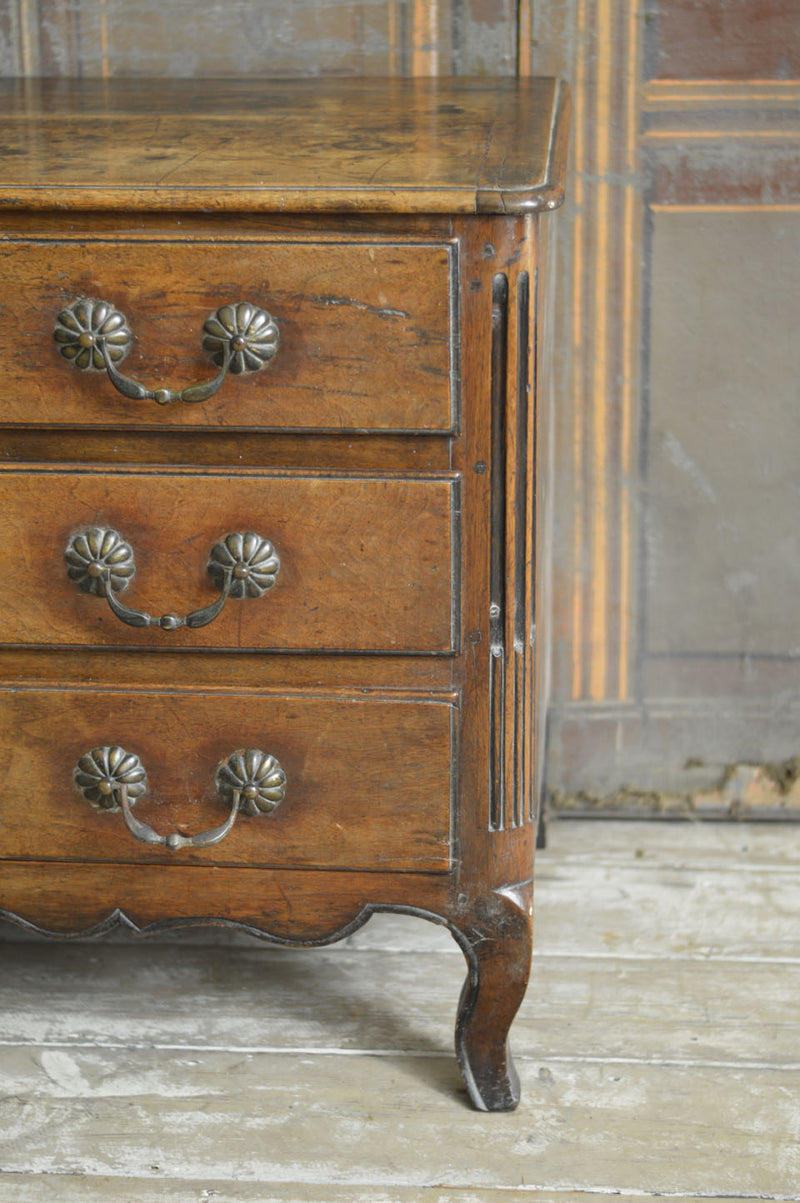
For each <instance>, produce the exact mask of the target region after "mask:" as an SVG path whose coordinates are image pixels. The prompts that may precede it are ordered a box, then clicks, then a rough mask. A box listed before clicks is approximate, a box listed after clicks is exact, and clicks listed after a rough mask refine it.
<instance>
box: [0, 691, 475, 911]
mask: <svg viewBox="0 0 800 1203" xmlns="http://www.w3.org/2000/svg"><path fill="white" fill-rule="evenodd" d="M0 716H2V717H0V722H2V725H3V728H4V729H5V730H13V731H14V732H16V736H15V740H14V743H13V745H10V744H7V745H6V746H5V747H3V748H2V750H0V774H1V775H2V779H3V795H2V804H1V805H0V855H2V856H3V857H6V858H8V857H12V858H14V857H17V858H18V857H31V858H36V859H43V860H47V859H54V858H55V859H57V860H63V859H65V858H66V859H79V860H82V861H94V860H98V861H115V862H120V863H121V862H129V863H139V862H160V863H163V864H169V865H174V864H180V863H184V864H185V863H195V864H198V865H206V866H207V865H209V864H212V863H213V864H214V865H217V866H222V865H236V864H245V865H248V864H249V865H256V864H261V865H269V864H272V865H282V866H289V867H291V866H301V865H308V866H315V867H319V866H328V867H344V866H351V867H353V866H355V867H366V868H380V867H384V866H391V868H392V869H393V870H395V869H401V870H402V869H414V870H439V871H442V870H446V869H447V868H448V867H449V863H450V851H451V849H450V825H451V816H450V794H451V773H452V772H453V766H452V747H451V739H452V736H451V722H452V704H451V703H448V702H447V701H442V702H434V701H427V702H422V701H420V700H417V699H415V700H404V701H401V700H396V699H392V700H387V699H385V698H384V699H377V698H375V699H372V700H359V699H358V697H357V696H356V697H350V698H346V699H345V698H339V699H328V700H326V699H322V698H320V697H319V696H314V695H312V696H302V695H299V696H297V695H296V696H291V695H289V696H285V695H284V696H282V695H280V694H274V693H272V691H270V690H269V689H268V688H262V689H260V690H258V691H257V692H250V693H247V694H244V695H237V694H235V693H232V694H227V695H226V694H224V693H222V694H213V695H211V696H208V695H204V694H202V693H200V692H197V693H194V692H183V693H178V692H173V691H164V692H151V691H145V692H139V691H137V692H136V693H126V692H125V690H124V689H121V690H108V691H102V690H96V689H93V688H91V687H90V688H88V689H85V690H82V691H70V690H64V689H53V690H31V689H28V690H19V691H9V690H2V691H0ZM54 732H59V736H58V738H57V739H55V740H54V738H53V733H54ZM109 745H120V746H122V747H123V748H125V749H126V751H129V752H132V753H135V754H136V755H137V756H139V758H140V760H141V762H142V764H143V765H144V767H145V769H146V771H147V778H148V795H147V796H146V797H145V798H143V799H141V800H140V801H138V802H137V803H136V810H135V813H136V817H137V818H139V819H141V821H142V822H145V823H148V824H150V825H151V826H152V827H154V828H155V829H156V830H157V831H158V832H159V833H161V834H167V833H169V832H170V831H173V830H174V831H179V832H183V833H184V834H187V835H188V834H193V833H195V832H198V831H204V830H207V829H208V828H211V827H215V826H217V825H219V824H220V823H222V822H223V821H224V819H225V817H226V814H227V811H228V809H229V807H228V806H227V805H226V804H225V803H223V802H221V801H220V799H219V798H218V796H217V793H216V788H215V774H216V770H217V767H218V765H219V764H220V763H221V762H222V761H224V760H226V759H227V758H228V756H229V755H231V754H232V753H233V752H235V751H236V750H237V749H239V748H258V749H260V750H261V751H263V752H265V753H268V754H270V755H272V756H275V757H276V758H277V760H278V761H279V763H280V765H281V767H282V768H283V769H284V772H285V773H286V776H287V779H288V780H287V787H286V798H285V800H284V802H283V803H282V804H281V805H280V806H279V807H278V809H277V810H276V811H274V812H273V813H272V814H270V815H266V816H260V817H257V818H250V817H249V816H245V815H243V816H240V818H239V819H238V821H237V823H236V825H235V827H234V828H233V830H232V831H231V833H230V834H229V835H228V836H227V837H226V839H225V840H224V842H223V843H221V844H220V845H218V846H216V847H213V848H209V849H197V850H195V849H183V850H182V851H179V852H168V851H167V850H166V849H165V848H158V847H155V848H153V847H149V846H147V845H145V844H142V843H140V842H139V841H137V840H136V839H134V837H133V836H132V835H131V834H130V833H129V832H128V830H127V829H126V827H125V825H124V823H123V820H122V816H121V815H120V814H113V813H104V812H102V811H98V810H96V809H94V807H92V806H91V805H90V804H89V803H88V802H86V801H85V799H84V798H83V796H82V795H81V794H80V792H79V791H78V790H77V789H76V787H75V785H74V783H73V769H74V768H75V765H76V764H77V762H78V760H79V759H80V758H81V757H82V756H83V755H84V754H85V753H87V752H89V751H91V749H92V748H95V747H98V746H109ZM366 750H368V753H369V754H368V755H365V751H366ZM32 780H34V781H35V782H36V788H35V797H36V808H35V813H34V814H32V813H31V808H30V806H29V805H27V804H26V799H27V798H29V797H30V795H31V781H32ZM54 872H55V873H59V872H60V870H59V869H54ZM159 888H160V891H161V894H162V905H163V907H164V911H163V913H164V914H165V915H166V916H168V915H169V907H170V902H169V896H170V893H171V891H170V887H169V879H168V874H167V876H163V874H162V878H161V881H160V887H159ZM2 894H3V889H2V887H0V899H2ZM108 902H109V903H110V902H111V898H110V897H109V899H108ZM0 904H2V905H7V903H5V902H0ZM118 904H119V905H121V906H123V907H124V906H125V900H124V896H119V898H118ZM195 906H196V907H199V908H200V910H201V911H202V912H203V913H206V912H207V906H208V903H207V901H206V900H205V899H203V897H202V895H198V897H197V900H196V902H195Z"/></svg>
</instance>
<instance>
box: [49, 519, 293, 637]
mask: <svg viewBox="0 0 800 1203" xmlns="http://www.w3.org/2000/svg"><path fill="white" fill-rule="evenodd" d="M64 558H65V560H66V561H67V572H68V573H69V576H70V579H71V580H73V581H74V582H75V584H76V585H77V586H78V588H79V589H82V590H83V591H84V592H85V593H93V594H95V595H96V596H100V597H105V599H106V601H107V602H108V604H109V606H110V607H111V609H112V610H113V612H114V613H115V614H116V616H117V618H119V619H120V621H121V622H124V623H126V624H127V625H128V626H129V627H161V629H162V630H163V631H175V630H177V629H178V628H179V627H189V628H191V629H192V630H195V629H196V628H197V627H204V626H207V625H208V623H210V622H213V621H214V619H215V618H216V617H217V616H218V614H219V613H220V612H221V610H222V607H223V606H224V605H225V602H226V601H227V600H228V598H229V597H233V598H239V599H241V598H244V597H263V595H264V594H265V593H266V592H267V590H269V589H271V588H272V586H273V585H274V584H275V580H276V578H277V575H278V571H279V569H280V560H279V559H278V556H277V554H276V552H275V548H274V547H273V546H272V544H271V543H270V541H269V539H263V538H262V537H261V535H257V534H255V533H254V532H253V531H244V532H241V531H236V532H234V533H233V534H229V535H225V537H224V538H223V539H220V540H219V542H218V543H215V544H214V546H213V547H212V548H211V554H210V555H209V558H208V564H207V566H206V567H207V571H208V574H209V576H210V577H211V579H212V580H213V582H214V584H215V585H216V586H217V588H218V589H219V590H220V594H219V597H218V598H217V599H216V601H213V602H211V603H210V604H209V605H207V606H204V607H203V608H202V609H201V610H192V611H191V613H190V614H187V615H185V617H183V618H182V617H180V616H179V615H178V614H162V615H160V616H158V615H156V616H153V615H151V614H147V613H145V611H144V610H134V609H132V608H131V607H130V606H125V605H123V604H122V602H120V601H118V600H117V597H116V594H117V593H120V592H122V590H123V589H125V588H126V586H127V585H129V584H130V582H131V581H132V580H133V578H134V576H135V574H136V565H135V564H134V559H133V548H132V547H131V545H130V543H127V542H126V541H125V540H124V539H123V538H122V535H121V534H120V533H119V531H116V530H114V528H113V527H110V526H90V527H87V528H86V529H85V530H82V531H78V532H77V533H76V534H74V535H72V536H71V538H70V540H69V542H68V544H67V549H66V551H65V552H64Z"/></svg>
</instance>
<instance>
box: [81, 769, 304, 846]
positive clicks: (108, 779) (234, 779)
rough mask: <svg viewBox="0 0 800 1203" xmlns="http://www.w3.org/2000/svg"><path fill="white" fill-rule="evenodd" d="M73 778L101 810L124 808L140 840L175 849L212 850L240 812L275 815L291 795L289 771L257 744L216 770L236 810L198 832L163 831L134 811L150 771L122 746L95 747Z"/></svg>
mask: <svg viewBox="0 0 800 1203" xmlns="http://www.w3.org/2000/svg"><path fill="white" fill-rule="evenodd" d="M73 777H74V779H75V784H76V785H77V787H78V789H79V790H80V791H81V793H82V794H83V796H84V798H85V799H86V801H87V802H89V803H91V805H92V806H94V807H95V808H96V809H97V810H106V811H110V812H116V813H118V812H120V811H121V812H122V817H123V819H124V820H125V826H126V827H127V828H128V831H130V833H131V835H133V836H135V837H136V839H137V840H141V842H142V843H143V844H160V845H163V846H164V847H165V848H169V850H170V851H172V852H174V851H176V850H177V849H179V848H210V847H211V846H212V844H218V843H219V842H220V840H224V839H225V836H226V835H227V834H228V832H229V831H230V830H231V828H232V827H233V825H234V823H235V822H236V816H237V815H238V814H239V813H240V811H241V812H243V813H244V814H247V815H252V816H254V817H257V816H259V815H267V814H271V813H272V811H273V810H276V809H277V807H278V806H280V804H281V802H282V801H283V799H284V797H285V795H286V774H285V773H284V771H283V769H282V768H281V766H280V764H279V763H278V761H277V760H276V759H275V757H274V756H270V755H269V753H267V752H261V751H260V750H259V749H258V748H246V749H240V750H238V751H236V752H233V753H231V755H230V756H229V757H228V759H227V760H224V761H222V763H221V764H220V765H219V767H218V768H217V775H216V787H217V793H218V794H219V796H220V798H221V799H222V801H224V802H228V803H229V804H230V808H231V809H230V813H229V815H228V818H227V819H226V820H225V822H224V823H221V824H220V825H219V826H218V827H211V828H209V830H208V831H200V832H198V833H197V834H196V835H181V834H180V833H179V832H177V831H173V832H170V834H169V835H160V834H159V832H157V831H154V830H153V828H152V827H150V826H149V825H148V824H147V823H142V822H141V820H139V819H137V818H136V817H135V815H134V814H133V807H134V806H135V805H136V803H137V802H138V800H139V799H140V798H141V797H142V796H143V795H144V794H145V793H146V792H147V773H146V772H145V769H144V765H143V764H142V762H141V760H140V759H139V757H138V756H137V755H136V754H135V752H126V751H125V749H124V748H121V747H119V746H117V745H107V746H104V747H98V748H92V750H91V751H90V752H86V753H85V754H84V755H83V756H81V758H80V760H79V761H78V763H77V765H76V766H75V769H74V772H73Z"/></svg>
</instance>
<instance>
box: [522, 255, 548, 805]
mask: <svg viewBox="0 0 800 1203" xmlns="http://www.w3.org/2000/svg"><path fill="white" fill-rule="evenodd" d="M528 321H529V324H530V327H531V376H530V380H531V394H530V395H531V403H530V412H529V414H528V421H529V424H530V427H531V432H530V447H531V453H530V474H531V475H530V480H531V488H530V490H529V496H528V506H529V516H528V519H527V522H528V525H529V528H530V535H531V555H530V564H529V565H528V572H529V577H528V596H529V598H530V623H529V629H528V631H527V632H526V635H527V638H526V646H525V659H526V662H527V664H528V666H529V669H528V678H529V679H528V692H527V694H526V698H525V703H526V706H527V710H528V715H529V720H528V738H527V747H528V753H529V763H530V771H529V776H530V785H529V795H528V806H529V811H528V818H529V820H530V821H534V820H535V819H536V817H537V814H538V806H539V799H538V797H537V782H538V779H539V777H540V773H539V770H538V768H537V763H536V758H537V745H536V717H537V716H536V710H535V707H536V698H537V693H536V679H537V677H536V658H537V655H538V649H537V647H536V569H537V565H536V552H537V548H538V540H537V531H536V527H537V523H538V521H539V515H538V513H537V507H536V495H537V490H538V489H539V488H540V487H541V486H540V485H539V481H538V454H539V444H538V438H537V431H538V425H539V422H538V408H539V393H538V386H539V268H538V266H537V267H536V269H535V270H534V273H533V309H532V312H531V305H530V298H529V302H528ZM544 487H546V488H552V487H553V485H552V481H545V482H544ZM540 721H541V722H542V724H544V721H545V715H544V714H542V715H541V717H540ZM542 747H543V744H541V743H540V745H539V748H538V751H541V749H542Z"/></svg>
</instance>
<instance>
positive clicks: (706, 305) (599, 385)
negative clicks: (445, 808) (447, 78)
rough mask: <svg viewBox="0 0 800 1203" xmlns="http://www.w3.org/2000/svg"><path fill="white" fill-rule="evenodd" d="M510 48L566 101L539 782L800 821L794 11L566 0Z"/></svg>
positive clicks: (665, 804)
mask: <svg viewBox="0 0 800 1203" xmlns="http://www.w3.org/2000/svg"><path fill="white" fill-rule="evenodd" d="M533 32H534V36H535V38H536V42H537V45H536V47H535V51H534V58H535V62H536V65H537V68H538V69H540V70H546V71H551V70H555V71H559V72H562V73H564V74H566V75H567V76H568V77H570V78H571V80H572V83H573V89H574V93H575V96H574V106H575V126H574V130H573V137H574V165H575V174H574V182H573V187H572V198H571V202H572V203H571V205H570V206H569V208H568V209H567V210H565V212H564V216H563V219H562V234H563V239H562V247H561V251H562V258H561V262H560V271H561V273H562V276H563V277H564V278H565V279H568V280H569V287H568V289H567V292H566V293H563V292H562V298H563V307H562V310H561V313H560V320H559V328H560V329H561V331H562V332H563V333H564V335H565V340H564V345H563V346H562V353H561V357H560V371H559V390H558V392H559V397H560V401H561V403H562V406H563V407H562V409H561V411H560V418H561V420H560V423H559V440H558V457H559V458H558V464H557V473H556V488H557V503H556V514H557V529H556V539H555V542H554V549H553V555H554V564H555V580H556V598H555V611H556V627H555V635H556V637H555V645H554V686H555V688H554V698H553V701H554V706H553V710H552V712H551V724H550V754H549V777H550V781H551V783H552V785H553V786H554V787H555V788H557V789H560V790H562V791H564V792H565V793H566V795H567V797H566V798H565V799H564V800H563V802H562V804H564V805H567V806H570V807H571V808H575V807H578V808H580V807H584V808H586V807H589V808H597V807H600V808H604V809H606V810H618V811H619V810H621V811H626V810H630V809H636V808H639V807H644V808H645V809H647V810H653V811H656V812H659V811H661V810H663V809H665V808H666V809H670V810H671V809H679V810H686V809H694V810H700V811H702V810H706V811H707V812H708V813H725V812H731V811H733V812H736V811H737V810H741V809H744V810H747V809H748V807H749V808H750V809H751V810H755V809H760V811H761V813H767V812H769V813H773V812H776V811H780V810H782V809H784V808H785V807H787V806H789V807H791V806H792V805H797V804H798V803H800V797H798V790H797V787H796V784H795V782H796V777H797V773H798V769H800V761H798V760H797V759H796V757H797V756H798V753H800V726H798V718H800V606H798V604H797V600H796V599H797V597H798V586H800V537H799V536H798V529H799V526H798V516H800V404H799V403H800V385H799V384H798V381H800V337H798V335H797V324H798V314H799V313H800V272H799V271H798V269H799V268H800V154H799V153H798V152H800V5H798V4H797V3H796V0H639V2H636V0H571V3H569V4H568V5H565V4H558V5H544V4H540V5H538V7H537V11H536V20H535V23H534V29H533ZM742 762H751V764H752V765H754V766H760V767H759V768H757V769H756V768H748V769H743V770H742V771H740V772H739V773H734V772H732V771H731V765H734V764H736V763H739V764H742ZM793 786H794V788H793ZM698 795H699V796H698Z"/></svg>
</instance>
